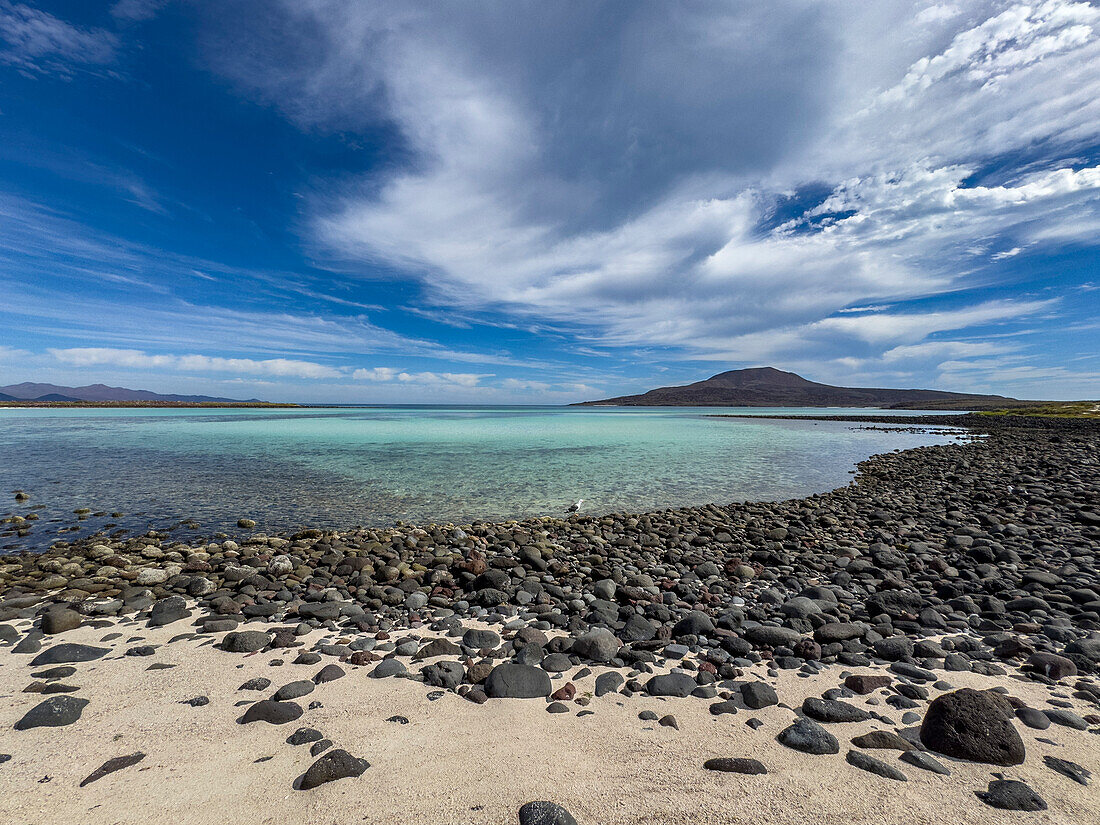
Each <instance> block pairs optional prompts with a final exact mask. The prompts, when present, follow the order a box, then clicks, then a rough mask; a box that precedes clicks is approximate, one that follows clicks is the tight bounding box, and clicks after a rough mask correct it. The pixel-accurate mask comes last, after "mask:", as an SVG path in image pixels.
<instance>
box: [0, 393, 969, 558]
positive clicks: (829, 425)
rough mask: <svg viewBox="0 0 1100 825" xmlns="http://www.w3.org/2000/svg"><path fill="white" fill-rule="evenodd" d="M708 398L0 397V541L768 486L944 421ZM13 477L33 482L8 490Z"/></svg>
mask: <svg viewBox="0 0 1100 825" xmlns="http://www.w3.org/2000/svg"><path fill="white" fill-rule="evenodd" d="M722 412H737V410H733V409H715V408H709V407H708V408H684V407H677V408H591V407H581V408H568V407H518V408H517V407H494V408H475V407H401V408H397V407H389V408H341V409H286V410H250V409H222V410H210V409H191V410H184V409H180V410H163V409H149V410H132V409H0V456H2V459H0V494H2V495H3V496H4V498H5V499H6V501H5V502H4V503H0V512H4V511H8V512H9V513H17V514H20V515H26V514H27V513H28V512H31V509H30V508H31V507H32V506H37V507H38V508H40V509H38V510H37V511H36V512H38V513H39V516H40V518H39V521H37V522H35V523H34V525H33V527H32V530H31V535H29V536H27V537H24V538H21V539H15V538H13V537H11V536H0V547H5V548H7V550H9V551H11V550H13V549H26V548H34V547H44V546H48V544H49V543H50V542H51V541H53V540H55V539H56V538H57V537H58V536H59V535H61V537H64V538H71V537H72V535H70V534H59V532H58V531H59V530H61V529H64V528H68V527H70V526H72V525H73V524H74V518H75V517H74V516H73V515H72V511H73V510H75V509H77V508H80V507H87V508H90V509H91V510H92V511H95V512H97V513H98V512H100V511H103V514H102V515H93V516H91V517H89V518H88V519H86V520H84V521H81V522H78V523H77V524H76V526H77V527H79V528H80V529H79V530H77V531H74V534H75V535H82V534H84V533H86V532H88V531H90V530H92V529H99V528H103V527H104V526H105V525H116V526H117V527H121V528H126V529H129V530H144V529H148V528H150V527H155V528H158V529H164V528H167V527H171V526H172V525H174V524H175V523H177V522H179V521H181V520H188V519H193V520H195V521H197V522H198V523H199V525H200V527H198V528H193V527H183V528H178V529H182V530H195V529H197V530H198V532H199V533H201V534H203V535H207V534H211V533H213V532H216V531H223V530H224V531H228V532H233V528H234V527H235V524H236V521H237V519H238V518H240V517H242V516H246V517H249V518H253V519H255V520H256V521H257V522H258V523H259V528H258V529H266V530H281V529H290V528H295V527H301V526H308V525H324V526H337V527H344V526H351V525H384V524H392V523H393V522H394V521H396V520H403V521H410V522H426V521H453V522H456V523H466V522H469V521H472V520H474V519H494V520H497V519H508V518H521V517H527V516H537V515H554V514H562V513H563V511H564V509H565V507H566V506H567V505H569V504H570V503H571V502H573V501H575V500H576V499H578V498H583V499H584V506H583V508H582V512H585V513H595V514H598V513H604V512H609V511H638V510H651V509H662V508H665V507H675V506H682V505H691V504H703V503H708V502H718V503H728V502H731V501H736V500H754V499H782V498H789V497H794V496H802V495H807V494H810V493H813V492H822V491H825V490H829V489H832V488H834V487H837V486H840V485H843V484H845V483H847V481H848V480H849V479H850V477H851V476H850V474H849V471H850V470H851V469H852V468H853V466H854V464H855V463H856V462H858V461H861V460H863V459H865V458H867V457H868V456H870V455H872V454H874V453H879V452H885V451H889V450H894V449H905V448H908V447H913V446H917V445H921V444H934V443H943V442H946V441H949V440H951V439H952V438H953V436H951V435H949V434H947V433H946V432H939V433H929V432H925V433H920V434H916V433H906V432H899V431H890V432H883V431H871V430H860V429H858V428H857V425H853V424H847V423H839V422H827V421H821V422H801V421H748V420H744V419H721V418H714V417H711V416H713V414H715V413H722ZM744 412H751V413H761V414H763V413H780V412H785V411H784V410H780V409H773V410H767V409H760V408H756V409H752V410H744ZM787 412H795V413H800V414H805V413H807V412H810V411H807V410H804V409H803V410H789V411H787ZM812 412H814V413H818V414H828V413H842V414H851V413H852V412H853V411H852V410H814V411H812ZM899 418H901V419H902V420H901V421H899V423H904V414H900V415H899ZM15 489H23V490H25V491H26V492H27V493H28V494H29V495H30V496H31V499H30V500H29V501H27V502H26V503H25V504H21V505H16V504H15V503H14V501H12V499H11V498H10V495H11V493H10V491H13V490H15ZM115 511H118V512H122V513H123V514H124V515H123V516H120V517H111V516H109V515H107V514H108V513H111V512H115ZM108 529H115V528H108Z"/></svg>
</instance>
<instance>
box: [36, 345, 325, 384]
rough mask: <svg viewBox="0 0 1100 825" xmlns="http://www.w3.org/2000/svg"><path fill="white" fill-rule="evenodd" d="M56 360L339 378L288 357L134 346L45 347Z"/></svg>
mask: <svg viewBox="0 0 1100 825" xmlns="http://www.w3.org/2000/svg"><path fill="white" fill-rule="evenodd" d="M48 351H49V353H50V354H51V355H53V356H54V357H55V358H56V359H58V360H59V361H62V362H64V363H66V364H70V365H72V366H76V367H94V366H112V367H123V368H127V369H158V370H173V371H177V372H199V373H202V372H231V373H243V374H251V375H267V376H275V377H279V378H339V377H340V376H341V375H342V372H341V371H340V370H339V369H336V368H334V367H330V366H326V365H324V364H318V363H315V362H312V361H299V360H295V359H291V358H267V359H263V360H256V359H253V358H220V357H213V356H208V355H149V354H147V353H145V352H143V351H141V350H136V349H112V348H108V347H72V348H69V349H50V350H48Z"/></svg>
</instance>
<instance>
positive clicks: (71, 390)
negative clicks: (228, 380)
mask: <svg viewBox="0 0 1100 825" xmlns="http://www.w3.org/2000/svg"><path fill="white" fill-rule="evenodd" d="M0 401H40V402H53V403H73V402H77V401H89V402H93V403H102V402H115V401H151V402H155V403H168V404H258V403H261V402H260V401H259V400H258V399H255V398H252V399H249V400H247V401H241V400H239V399H235V398H215V397H212V396H209V395H164V394H161V393H157V392H151V391H150V390H131V389H127V388H126V387H108V386H107V385H106V384H88V385H87V386H84V387H60V386H58V385H56V384H34V383H31V382H29V381H26V382H24V383H22V384H11V385H9V386H7V387H0Z"/></svg>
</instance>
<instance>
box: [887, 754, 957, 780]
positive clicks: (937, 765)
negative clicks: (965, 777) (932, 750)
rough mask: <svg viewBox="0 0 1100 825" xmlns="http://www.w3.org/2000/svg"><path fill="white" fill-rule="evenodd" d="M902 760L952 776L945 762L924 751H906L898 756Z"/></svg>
mask: <svg viewBox="0 0 1100 825" xmlns="http://www.w3.org/2000/svg"><path fill="white" fill-rule="evenodd" d="M898 759H900V760H901V761H902V762H908V763H909V764H910V765H914V766H916V767H918V768H921V769H922V770H926V771H931V772H932V773H938V774H939V775H940V776H950V775H951V771H950V770H948V769H947V768H946V767H945V766H944V765H943V763H941V762H940V761H939V760H938V759H936V758H935V757H934V756H932V755H931V754H928V753H925V752H924V751H917V750H913V751H906V752H905V753H903V754H902V755H901V756H899V757H898Z"/></svg>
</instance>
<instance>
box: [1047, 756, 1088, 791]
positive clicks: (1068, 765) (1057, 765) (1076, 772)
mask: <svg viewBox="0 0 1100 825" xmlns="http://www.w3.org/2000/svg"><path fill="white" fill-rule="evenodd" d="M1043 764H1045V765H1046V766H1047V767H1048V768H1050V769H1051V770H1052V771H1055V772H1056V773H1060V774H1062V776H1065V777H1068V778H1070V779H1072V780H1073V781H1074V782H1077V783H1078V784H1081V785H1087V784H1089V780H1090V779H1092V772H1091V771H1089V770H1088V769H1087V768H1084V767H1082V766H1081V765H1078V764H1077V763H1076V762H1070V761H1069V760H1068V759H1059V758H1058V757H1057V756H1044V757H1043Z"/></svg>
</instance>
